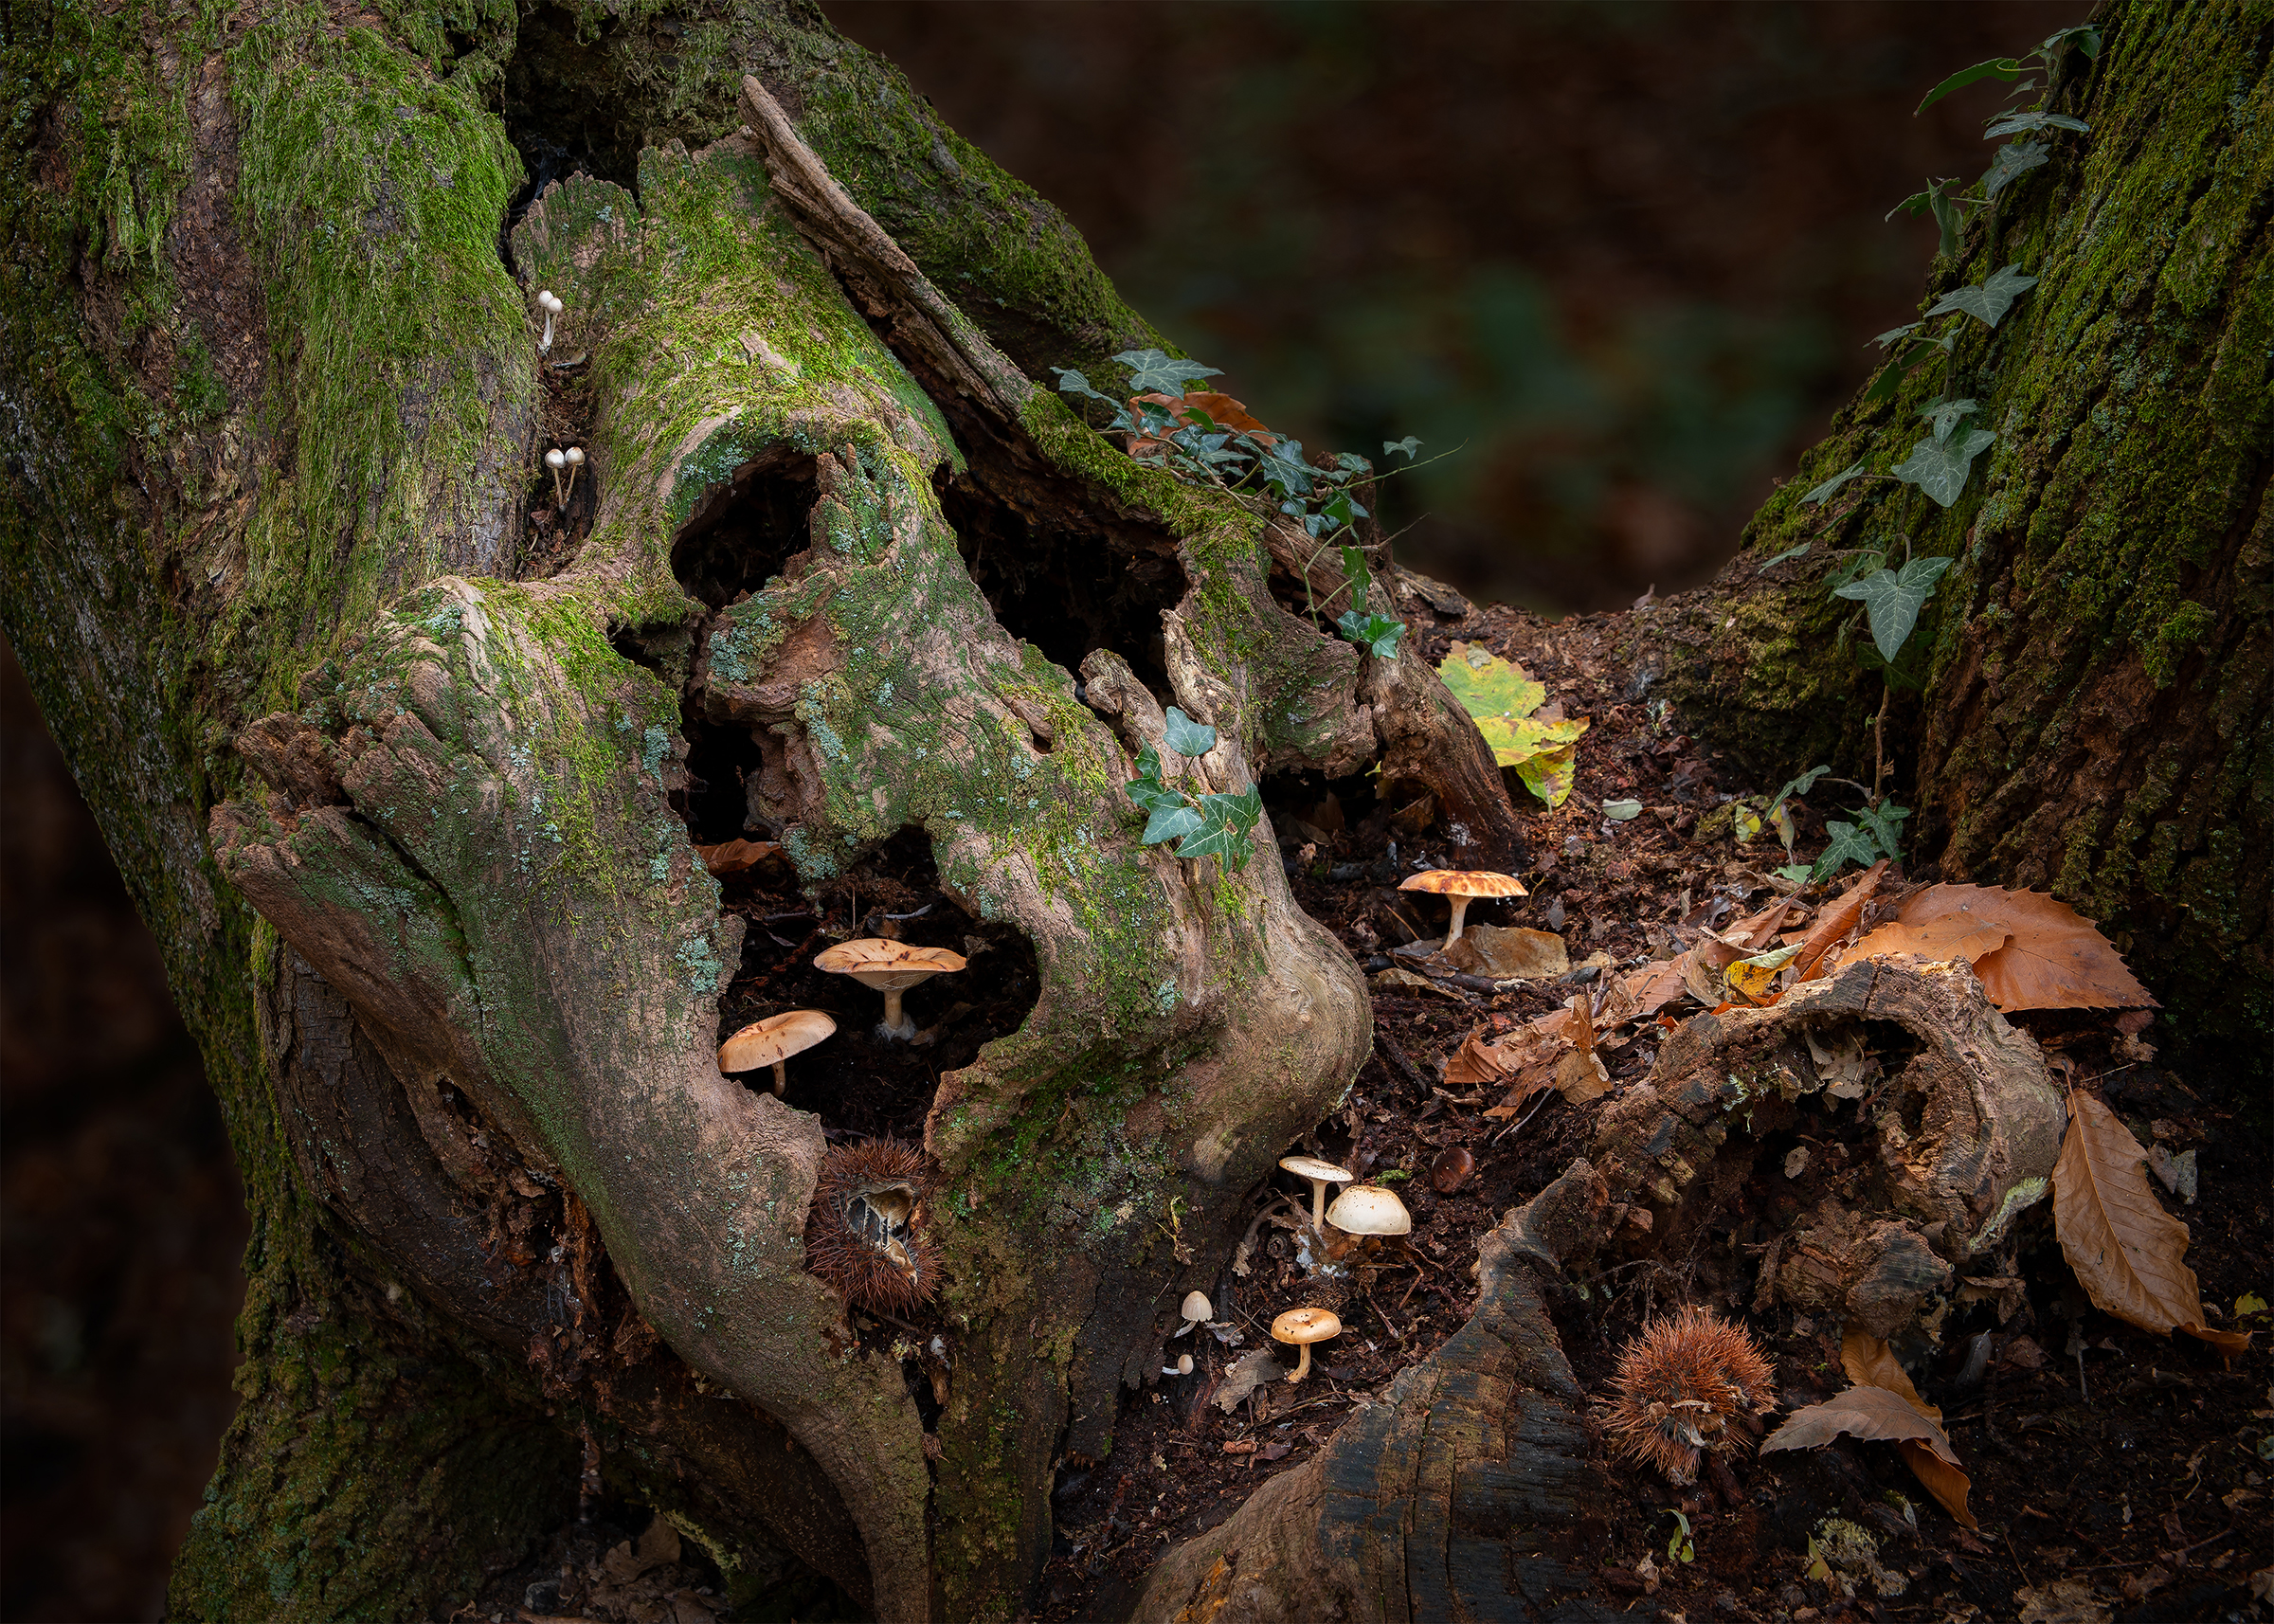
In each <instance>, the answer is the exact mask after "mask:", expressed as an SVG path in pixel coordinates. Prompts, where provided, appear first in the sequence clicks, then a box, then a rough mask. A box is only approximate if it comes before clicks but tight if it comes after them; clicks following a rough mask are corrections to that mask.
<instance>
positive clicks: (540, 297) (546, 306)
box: [537, 288, 568, 355]
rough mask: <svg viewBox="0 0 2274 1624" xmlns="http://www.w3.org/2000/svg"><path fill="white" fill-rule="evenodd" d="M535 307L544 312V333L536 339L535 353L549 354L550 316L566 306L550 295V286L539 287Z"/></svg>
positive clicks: (550, 339) (558, 312) (550, 345)
mask: <svg viewBox="0 0 2274 1624" xmlns="http://www.w3.org/2000/svg"><path fill="white" fill-rule="evenodd" d="M537 308H538V309H539V310H541V311H543V312H544V313H545V335H544V336H543V337H542V338H540V339H538V340H537V353H538V354H540V355H550V354H551V353H552V318H553V317H554V316H558V315H560V314H561V312H563V311H564V310H567V309H568V306H567V305H565V304H563V303H562V302H561V301H560V300H559V299H557V298H553V297H552V290H551V289H550V288H539V289H538V290H537Z"/></svg>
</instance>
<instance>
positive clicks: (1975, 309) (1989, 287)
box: [1926, 265, 2037, 507]
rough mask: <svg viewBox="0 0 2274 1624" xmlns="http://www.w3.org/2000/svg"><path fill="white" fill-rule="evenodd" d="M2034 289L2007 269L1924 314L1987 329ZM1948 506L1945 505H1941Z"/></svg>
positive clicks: (2029, 280)
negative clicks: (1955, 315) (1955, 314)
mask: <svg viewBox="0 0 2274 1624" xmlns="http://www.w3.org/2000/svg"><path fill="white" fill-rule="evenodd" d="M2036 285H2037V279H2036V278H2035V277H2030V276H2024V275H2022V271H2021V267H2020V266H2019V265H2008V266H2007V267H2006V268H2005V269H2004V270H2001V271H1999V272H1997V273H1996V274H1995V275H1994V276H1992V277H1991V279H1990V280H1988V281H1986V282H1984V283H1982V284H1981V285H1980V286H1979V287H1963V288H1954V289H1952V290H1951V291H1950V292H1949V293H1946V294H1944V295H1943V296H1942V297H1941V298H1939V299H1937V300H1936V301H1935V302H1934V304H1933V305H1932V306H1931V307H1930V308H1929V309H1928V310H1927V313H1926V314H1927V316H1928V317H1929V318H1930V319H1931V318H1932V317H1934V316H1948V315H1949V314H1950V313H1951V312H1952V311H1954V310H1962V311H1964V312H1965V313H1966V314H1967V315H1968V316H1973V317H1974V318H1975V320H1976V321H1978V322H1981V323H1982V324H1983V325H1984V326H1987V327H1995V326H1996V325H1997V324H1998V323H1999V322H2001V321H2003V320H2004V319H2005V318H2006V312H2008V311H2009V310H2012V308H2013V301H2014V300H2015V299H2017V298H2020V297H2021V296H2022V295H2023V294H2025V293H2027V292H2029V290H2030V289H2031V288H2033V287H2035V286H2036ZM1943 505H1944V506H1946V507H1947V506H1948V505H1949V504H1948V503H1945V504H1943Z"/></svg>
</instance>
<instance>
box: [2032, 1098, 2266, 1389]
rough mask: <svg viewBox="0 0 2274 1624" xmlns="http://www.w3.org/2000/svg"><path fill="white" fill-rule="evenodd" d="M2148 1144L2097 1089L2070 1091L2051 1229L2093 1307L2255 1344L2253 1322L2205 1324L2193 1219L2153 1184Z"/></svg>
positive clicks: (2207, 1337) (2230, 1348) (2238, 1345)
mask: <svg viewBox="0 0 2274 1624" xmlns="http://www.w3.org/2000/svg"><path fill="white" fill-rule="evenodd" d="M2147 1159H2148V1153H2147V1152H2146V1151H2145V1150H2142V1149H2141V1148H2140V1147H2139V1140H2137V1139H2135V1138H2133V1137H2132V1132H2131V1129H2129V1128H2126V1127H2125V1126H2124V1125H2123V1124H2122V1123H2121V1122H2119V1121H2118V1120H2117V1116H2116V1112H2114V1111H2112V1110H2109V1109H2108V1108H2107V1107H2106V1106H2104V1105H2103V1104H2102V1103H2101V1102H2100V1101H2099V1100H2098V1099H2096V1098H2094V1097H2093V1096H2092V1095H2091V1094H2088V1093H2084V1092H2081V1091H2072V1092H2070V1094H2069V1096H2068V1132H2067V1134H2066V1136H2065V1137H2064V1138H2063V1139H2062V1141H2061V1159H2060V1160H2059V1161H2058V1162H2056V1163H2055V1164H2053V1233H2054V1235H2055V1236H2058V1237H2059V1239H2060V1241H2061V1254H2062V1255H2063V1256H2065V1257H2066V1258H2067V1259H2068V1266H2069V1268H2071V1269H2072V1270H2074V1271H2076V1275H2077V1282H2078V1284H2080V1285H2081V1286H2083V1287H2084V1294H2085V1295H2086V1296H2087V1297H2090V1298H2091V1299H2092V1306H2093V1307H2094V1308H2099V1309H2101V1310H2102V1311H2103V1313H2110V1314H2114V1315H2115V1316H2116V1317H2117V1318H2118V1319H2120V1320H2125V1321H2128V1322H2130V1323H2131V1324H2133V1325H2136V1326H2139V1327H2140V1328H2141V1329H2142V1330H2151V1331H2154V1332H2156V1333H2157V1335H2159V1336H2169V1335H2170V1334H2171V1333H2172V1332H2173V1331H2175V1330H2183V1331H2185V1332H2187V1334H2188V1335H2190V1336H2193V1337H2200V1338H2201V1339H2202V1340H2203V1341H2205V1342H2207V1343H2210V1344H2212V1345H2213V1346H2215V1347H2217V1348H2218V1349H2220V1351H2222V1352H2225V1353H2240V1352H2241V1351H2242V1350H2243V1349H2245V1348H2247V1347H2248V1346H2249V1345H2250V1336H2249V1333H2248V1332H2247V1331H2214V1330H2212V1329H2211V1328H2210V1327H2209V1326H2206V1325H2205V1324H2204V1323H2203V1297H2202V1293H2201V1291H2200V1290H2198V1288H2197V1287H2196V1285H2195V1272H2194V1271H2193V1269H2190V1268H2189V1267H2188V1266H2187V1265H2186V1264H2185V1263H2184V1262H2182V1261H2181V1259H2182V1258H2183V1257H2184V1256H2185V1255H2186V1254H2187V1242H2188V1230H2187V1225H2186V1224H2184V1223H2182V1222H2180V1221H2179V1220H2178V1219H2177V1218H2174V1217H2172V1215H2171V1214H2170V1213H2167V1212H2165V1211H2164V1210H2163V1203H2162V1202H2160V1201H2158V1200H2157V1199H2156V1194H2155V1192H2154V1191H2153V1190H2151V1189H2149V1188H2148V1176H2147V1173H2146V1172H2145V1170H2144V1164H2145V1163H2146V1162H2147Z"/></svg>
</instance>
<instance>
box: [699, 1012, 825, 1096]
mask: <svg viewBox="0 0 2274 1624" xmlns="http://www.w3.org/2000/svg"><path fill="white" fill-rule="evenodd" d="M836 1030H837V1022H836V1021H835V1020H832V1019H831V1018H830V1017H828V1016H827V1015H824V1014H823V1013H822V1012H821V1011H820V1010H818V1009H792V1010H788V1011H785V1013H783V1014H781V1015H769V1016H767V1018H766V1019H765V1020H754V1021H752V1022H751V1023H750V1024H749V1025H748V1026H746V1027H744V1028H743V1029H742V1030H741V1031H740V1032H737V1033H735V1034H734V1036H733V1037H731V1038H728V1039H727V1040H726V1041H725V1042H724V1043H721V1044H720V1045H719V1046H718V1069H719V1070H720V1071H722V1072H729V1073H732V1072H754V1071H756V1070H757V1069H758V1068H759V1067H761V1066H771V1067H773V1069H774V1097H775V1098H776V1099H779V1098H781V1097H782V1091H783V1089H784V1088H785V1087H786V1086H787V1084H788V1082H789V1069H788V1067H787V1066H786V1065H785V1062H786V1061H787V1060H788V1059H789V1057H790V1056H792V1055H796V1054H801V1053H803V1051H805V1050H807V1049H810V1048H812V1047H813V1046H814V1045H815V1044H816V1043H819V1042H820V1041H821V1039H822V1038H826V1037H828V1036H829V1035H830V1034H831V1033H833V1032H835V1031H836Z"/></svg>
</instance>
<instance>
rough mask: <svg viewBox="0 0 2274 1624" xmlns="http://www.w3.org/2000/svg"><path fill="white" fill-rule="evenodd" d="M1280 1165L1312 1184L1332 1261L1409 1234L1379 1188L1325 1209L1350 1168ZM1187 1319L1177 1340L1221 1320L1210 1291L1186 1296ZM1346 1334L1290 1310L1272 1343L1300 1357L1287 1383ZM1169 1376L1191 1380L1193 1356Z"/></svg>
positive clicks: (1392, 1200) (1338, 1326)
mask: <svg viewBox="0 0 2274 1624" xmlns="http://www.w3.org/2000/svg"><path fill="white" fill-rule="evenodd" d="M1279 1165H1280V1166H1282V1167H1284V1168H1286V1169H1287V1171H1289V1172H1290V1173H1292V1174H1294V1175H1295V1176H1296V1177H1298V1178H1302V1179H1308V1181H1310V1223H1311V1227H1312V1228H1313V1229H1314V1230H1317V1231H1318V1232H1319V1234H1320V1236H1322V1237H1326V1233H1327V1231H1329V1230H1332V1231H1334V1232H1336V1235H1337V1236H1339V1239H1337V1238H1327V1239H1326V1245H1327V1247H1328V1249H1329V1252H1328V1254H1329V1255H1330V1256H1339V1255H1341V1254H1344V1253H1345V1252H1347V1251H1348V1250H1349V1249H1350V1248H1351V1247H1353V1246H1374V1245H1379V1244H1380V1243H1381V1236H1387V1235H1410V1234H1411V1233H1412V1232H1413V1227H1414V1220H1413V1217H1412V1215H1411V1214H1409V1213H1408V1212H1407V1211H1406V1210H1405V1203H1404V1202H1403V1201H1401V1200H1399V1199H1398V1197H1397V1195H1396V1194H1395V1193H1394V1192H1392V1191H1390V1190H1386V1189H1384V1188H1382V1186H1381V1185H1380V1184H1350V1187H1349V1188H1348V1189H1346V1190H1345V1191H1343V1192H1342V1194H1340V1195H1338V1196H1336V1197H1335V1199H1334V1204H1333V1205H1332V1206H1329V1205H1327V1204H1326V1186H1327V1185H1329V1184H1349V1183H1350V1181H1351V1180H1352V1179H1353V1178H1355V1177H1356V1175H1355V1174H1353V1173H1352V1172H1351V1171H1350V1169H1349V1168H1347V1167H1337V1166H1336V1165H1335V1164H1333V1163H1331V1162H1322V1161H1320V1160H1319V1159H1318V1158H1317V1157H1315V1156H1284V1157H1281V1158H1280V1161H1279ZM1178 1312H1179V1314H1180V1315H1181V1316H1182V1319H1183V1322H1184V1323H1183V1324H1182V1326H1179V1327H1178V1328H1177V1330H1176V1333H1175V1335H1174V1336H1172V1337H1171V1338H1170V1339H1169V1340H1170V1341H1172V1342H1173V1341H1175V1340H1176V1338H1177V1337H1181V1336H1185V1335H1188V1334H1189V1333H1190V1332H1191V1330H1192V1328H1193V1326H1198V1325H1202V1324H1205V1323H1207V1322H1209V1321H1211V1320H1213V1319H1214V1318H1215V1317H1216V1308H1215V1305H1214V1304H1212V1303H1210V1302H1209V1301H1208V1294H1207V1293H1206V1292H1205V1291H1192V1292H1188V1293H1186V1295H1185V1298H1184V1301H1183V1303H1182V1306H1181V1307H1180V1308H1179V1309H1178ZM1342 1334H1343V1322H1342V1321H1341V1320H1340V1319H1339V1318H1337V1317H1336V1316H1335V1314H1334V1313H1333V1312H1332V1311H1330V1310H1328V1309H1326V1308H1290V1309H1288V1310H1287V1312H1285V1313H1283V1314H1281V1315H1280V1316H1279V1317H1278V1318H1277V1319H1275V1320H1273V1321H1272V1340H1273V1341H1275V1342H1283V1343H1286V1344H1289V1345H1290V1346H1291V1347H1293V1348H1295V1349H1296V1350H1297V1353H1298V1355H1299V1357H1298V1359H1297V1360H1296V1362H1295V1368H1294V1370H1293V1372H1292V1373H1291V1374H1290V1376H1289V1377H1288V1378H1287V1380H1290V1381H1300V1380H1303V1379H1304V1378H1305V1377H1306V1376H1308V1375H1309V1374H1310V1344H1312V1343H1317V1342H1325V1341H1326V1340H1327V1339H1328V1338H1330V1337H1338V1336H1340V1335H1342ZM1161 1374H1162V1375H1164V1376H1190V1375H1191V1374H1192V1355H1191V1354H1189V1353H1187V1354H1182V1355H1180V1356H1179V1357H1178V1359H1177V1362H1176V1363H1174V1364H1164V1365H1163V1366H1162V1367H1161Z"/></svg>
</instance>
